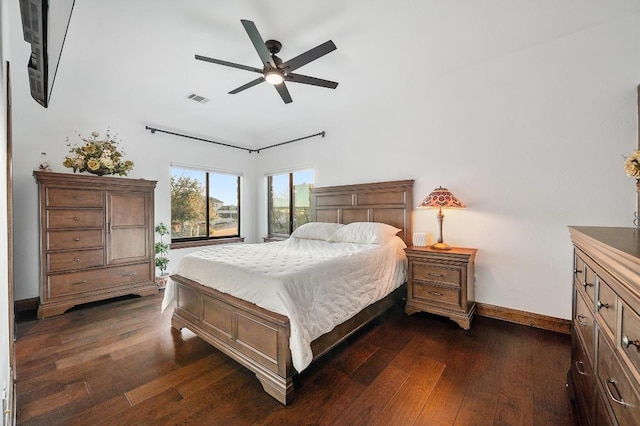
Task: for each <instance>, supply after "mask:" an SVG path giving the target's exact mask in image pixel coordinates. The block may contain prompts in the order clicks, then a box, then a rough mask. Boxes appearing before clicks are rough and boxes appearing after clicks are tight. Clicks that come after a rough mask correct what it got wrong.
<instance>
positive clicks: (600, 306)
mask: <svg viewBox="0 0 640 426" xmlns="http://www.w3.org/2000/svg"><path fill="white" fill-rule="evenodd" d="M602 308H605V309H609V304H608V303H602V302H601V301H599V300H598V310H600V309H602Z"/></svg>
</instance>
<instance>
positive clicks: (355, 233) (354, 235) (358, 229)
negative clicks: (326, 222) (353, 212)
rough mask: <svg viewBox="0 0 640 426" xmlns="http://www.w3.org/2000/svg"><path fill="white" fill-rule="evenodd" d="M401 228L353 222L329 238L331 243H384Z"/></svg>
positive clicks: (382, 224) (375, 223) (376, 223)
mask: <svg viewBox="0 0 640 426" xmlns="http://www.w3.org/2000/svg"><path fill="white" fill-rule="evenodd" d="M400 231H401V229H398V228H396V227H394V226H391V225H387V224H385V223H378V222H353V223H349V224H348V225H345V226H343V227H342V228H340V229H338V230H337V231H336V232H335V233H334V234H333V235H332V236H331V237H330V238H329V241H330V242H332V243H360V244H385V243H386V242H388V241H389V240H391V239H392V238H393V237H394V236H395V235H396V234H397V233H398V232H400Z"/></svg>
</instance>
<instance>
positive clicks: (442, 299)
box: [405, 247, 477, 330]
mask: <svg viewBox="0 0 640 426" xmlns="http://www.w3.org/2000/svg"><path fill="white" fill-rule="evenodd" d="M476 251H477V250H476V249H469V248H453V249H451V250H432V249H430V248H428V247H408V248H406V249H405V252H406V253H407V260H408V263H409V265H408V266H409V269H408V279H407V304H406V307H405V312H406V313H407V314H413V313H415V312H430V313H433V314H438V315H443V316H447V317H449V318H450V319H451V320H453V321H455V322H456V323H458V325H460V327H462V328H464V329H465V330H468V329H469V328H470V327H471V319H472V318H473V315H474V314H475V310H476V304H475V298H474V291H473V279H474V272H473V271H474V260H475V255H476Z"/></svg>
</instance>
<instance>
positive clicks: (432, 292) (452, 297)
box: [412, 282, 460, 307]
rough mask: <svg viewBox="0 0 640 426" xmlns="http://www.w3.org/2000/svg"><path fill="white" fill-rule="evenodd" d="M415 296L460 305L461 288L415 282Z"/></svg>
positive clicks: (430, 300)
mask: <svg viewBox="0 0 640 426" xmlns="http://www.w3.org/2000/svg"><path fill="white" fill-rule="evenodd" d="M412 290H413V298H414V299H416V300H419V299H422V300H424V301H429V302H437V303H446V304H448V305H454V306H457V307H459V306H460V290H459V289H457V288H448V287H440V286H435V285H430V284H424V283H418V282H414V283H413V288H412Z"/></svg>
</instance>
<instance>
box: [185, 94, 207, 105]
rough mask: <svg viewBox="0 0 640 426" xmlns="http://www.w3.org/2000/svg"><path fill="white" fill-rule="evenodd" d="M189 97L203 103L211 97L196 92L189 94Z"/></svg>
mask: <svg viewBox="0 0 640 426" xmlns="http://www.w3.org/2000/svg"><path fill="white" fill-rule="evenodd" d="M187 99H191V100H192V101H196V102H199V103H201V104H206V103H207V102H209V99H207V98H205V97H204V96H200V95H196V94H195V93H191V94H190V95H189V96H187Z"/></svg>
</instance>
